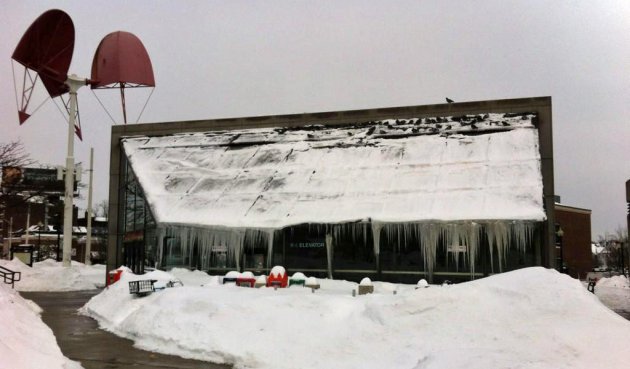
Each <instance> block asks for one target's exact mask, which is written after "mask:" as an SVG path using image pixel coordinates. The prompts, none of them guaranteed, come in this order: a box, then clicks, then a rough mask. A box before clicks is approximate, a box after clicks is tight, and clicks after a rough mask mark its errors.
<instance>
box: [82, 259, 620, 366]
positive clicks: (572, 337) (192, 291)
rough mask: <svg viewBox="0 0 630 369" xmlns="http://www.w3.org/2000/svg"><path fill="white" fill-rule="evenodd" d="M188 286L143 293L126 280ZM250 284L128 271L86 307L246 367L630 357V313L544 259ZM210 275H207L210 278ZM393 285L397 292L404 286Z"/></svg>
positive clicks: (576, 362) (152, 338)
mask: <svg viewBox="0 0 630 369" xmlns="http://www.w3.org/2000/svg"><path fill="white" fill-rule="evenodd" d="M138 278H155V279H159V280H160V283H159V284H160V285H163V284H164V282H165V281H166V280H169V279H172V278H178V279H180V280H182V281H183V282H184V285H185V286H184V287H177V288H166V289H165V290H162V291H158V292H155V293H153V294H151V295H149V296H146V297H142V298H137V297H134V296H131V295H130V294H129V291H128V283H127V282H128V281H129V280H132V279H138ZM320 282H321V289H319V290H317V291H316V292H315V293H312V292H311V290H310V289H309V288H304V287H292V288H288V289H278V290H273V289H269V288H261V289H248V288H241V287H235V286H233V285H221V284H219V278H217V277H210V276H205V275H203V274H202V273H199V272H196V273H190V272H187V271H185V270H181V269H180V270H175V271H173V275H170V274H169V273H165V272H159V271H156V272H151V273H148V274H147V275H145V276H135V275H133V274H131V273H124V274H123V276H122V280H121V281H120V282H118V283H116V284H114V285H113V286H111V287H110V288H108V289H106V290H104V291H103V292H102V293H101V294H99V295H97V296H95V297H93V298H92V299H91V300H90V301H89V302H88V303H87V304H86V306H85V307H84V308H83V309H82V310H83V312H84V313H86V314H88V315H90V316H92V317H94V318H95V319H97V320H98V321H99V323H100V324H101V326H102V327H104V328H106V329H108V330H111V331H113V332H114V333H116V334H119V335H121V336H125V337H128V338H131V339H133V340H134V341H135V342H136V344H137V345H138V346H140V347H142V348H145V349H149V350H154V351H160V352H164V353H171V354H177V355H181V356H184V357H191V358H197V359H201V360H209V361H215V362H225V363H232V364H235V365H236V367H237V368H274V369H279V368H368V369H369V368H418V369H419V368H424V369H429V368H457V367H466V368H484V369H485V368H554V369H557V368H620V369H621V368H627V365H628V362H630V350H629V349H628V342H630V322H629V321H626V320H624V319H623V318H621V317H620V316H619V315H617V314H615V313H614V312H613V311H611V310H609V309H608V308H606V307H605V306H604V305H603V304H602V303H601V302H600V301H599V300H598V298H597V297H596V296H594V295H593V294H591V293H589V292H587V291H586V289H585V288H584V286H583V285H582V284H581V283H580V282H579V281H577V280H574V279H571V278H570V277H568V276H566V275H563V274H559V273H557V272H556V271H553V270H547V269H544V268H540V267H535V268H527V269H521V270H518V271H514V272H509V273H504V274H500V275H495V276H492V277H489V278H485V279H481V280H477V281H474V282H469V283H463V284H459V285H451V286H444V287H441V286H430V287H429V288H422V289H415V288H414V286H411V285H397V284H391V283H379V282H375V283H374V286H375V293H374V294H372V295H366V296H357V297H352V294H351V291H352V290H353V289H355V288H356V287H357V284H356V283H352V282H346V281H331V280H322V281H320ZM202 285H203V286H202ZM394 291H396V293H395V294H394Z"/></svg>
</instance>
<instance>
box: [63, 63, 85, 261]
mask: <svg viewBox="0 0 630 369" xmlns="http://www.w3.org/2000/svg"><path fill="white" fill-rule="evenodd" d="M86 84H87V81H86V79H84V78H79V77H77V76H76V75H75V74H72V75H69V76H68V80H67V81H66V85H68V87H69V88H70V111H69V115H70V117H69V118H70V119H69V120H68V154H67V156H66V190H65V196H64V198H63V206H64V211H63V266H64V267H70V259H71V257H72V210H73V208H72V200H73V197H74V134H75V132H74V130H75V128H74V125H75V120H76V118H77V91H78V90H79V88H81V87H82V86H85V85H86Z"/></svg>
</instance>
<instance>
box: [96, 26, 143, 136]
mask: <svg viewBox="0 0 630 369" xmlns="http://www.w3.org/2000/svg"><path fill="white" fill-rule="evenodd" d="M91 87H92V89H100V88H119V89H120V98H121V101H122V109H123V117H124V122H125V124H126V123H127V111H126V107H125V88H133V87H155V79H154V77H153V67H152V65H151V59H149V54H148V53H147V50H146V49H145V48H144V45H143V44H142V42H141V41H140V39H139V38H138V37H136V36H135V35H134V34H132V33H129V32H124V31H117V32H112V33H110V34H108V35H107V36H105V38H103V40H101V43H100V44H99V45H98V48H97V49H96V53H95V54H94V60H93V61H92V76H91Z"/></svg>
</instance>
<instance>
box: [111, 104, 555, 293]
mask: <svg viewBox="0 0 630 369" xmlns="http://www.w3.org/2000/svg"><path fill="white" fill-rule="evenodd" d="M110 175H111V177H110V206H109V209H110V216H109V219H110V223H109V225H110V232H109V233H110V240H109V247H108V267H109V268H110V269H111V268H115V267H117V266H119V265H123V264H124V265H127V266H130V267H132V268H133V269H135V270H136V271H140V270H142V269H143V268H144V266H150V267H158V268H170V267H175V266H183V267H190V268H197V269H201V270H205V271H208V272H210V273H217V274H219V273H220V274H222V273H225V272H226V271H228V270H234V269H238V270H253V271H260V272H263V271H268V270H269V269H270V268H271V267H273V265H278V264H279V265H284V266H285V267H286V268H287V269H288V270H289V271H302V272H305V273H307V274H310V275H319V276H333V277H335V278H346V279H360V278H363V277H365V276H369V277H372V278H373V279H380V280H402V281H417V280H418V279H419V277H421V278H422V277H425V276H426V277H429V278H436V279H450V280H458V279H469V278H475V277H480V276H484V275H487V274H489V273H494V272H499V271H502V270H509V269H515V268H519V267H524V266H531V265H545V266H553V264H554V248H553V244H554V243H553V240H554V239H553V235H554V233H553V232H554V227H553V226H551V227H550V226H549V224H552V225H553V224H554V223H553V218H554V217H553V194H554V193H553V154H552V142H551V98H549V97H541V98H525V99H512V100H497V101H481V102H466V103H452V104H440V105H428V106H410V107H397V108H384V109H370V110H355V111H340V112H325V113H313V114H295V115H281V116H264V117H249V118H234V119H217V120H207V121H188V122H170V123H153V124H138V125H127V126H114V127H113V129H112V148H111V170H110Z"/></svg>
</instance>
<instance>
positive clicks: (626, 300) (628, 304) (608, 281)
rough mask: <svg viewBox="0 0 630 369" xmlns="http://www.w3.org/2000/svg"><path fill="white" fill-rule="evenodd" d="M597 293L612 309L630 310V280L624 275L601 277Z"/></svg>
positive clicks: (596, 287) (596, 289) (596, 286)
mask: <svg viewBox="0 0 630 369" xmlns="http://www.w3.org/2000/svg"><path fill="white" fill-rule="evenodd" d="M595 295H596V296H597V297H598V298H599V300H600V301H601V302H602V303H603V304H604V305H606V306H608V307H609V308H611V309H612V310H615V311H620V312H621V311H624V312H630V281H628V279H627V278H626V277H624V276H614V277H610V278H601V279H600V280H599V281H597V285H595Z"/></svg>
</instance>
